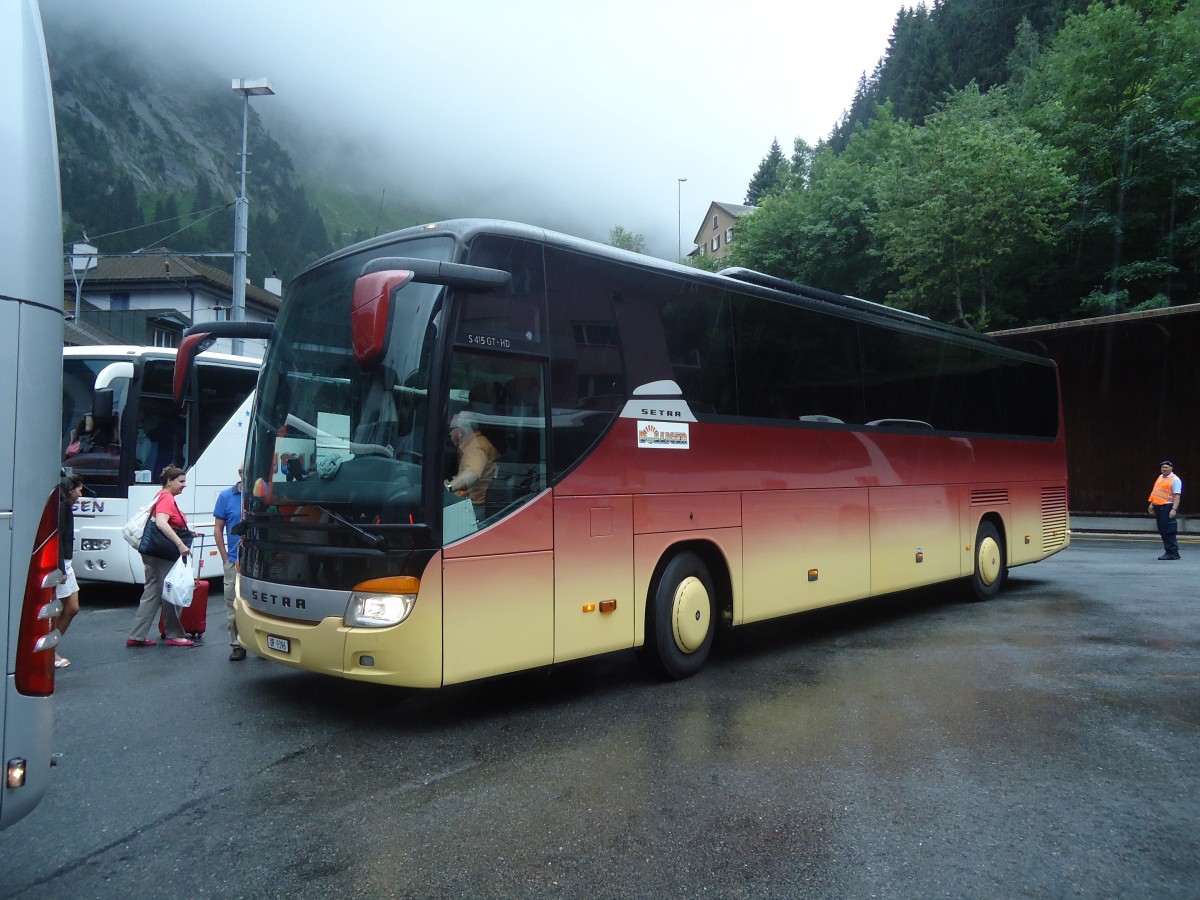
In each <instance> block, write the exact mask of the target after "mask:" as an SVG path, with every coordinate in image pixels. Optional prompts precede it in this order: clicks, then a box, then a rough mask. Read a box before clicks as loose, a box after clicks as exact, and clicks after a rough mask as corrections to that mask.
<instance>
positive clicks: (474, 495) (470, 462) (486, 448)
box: [445, 410, 500, 515]
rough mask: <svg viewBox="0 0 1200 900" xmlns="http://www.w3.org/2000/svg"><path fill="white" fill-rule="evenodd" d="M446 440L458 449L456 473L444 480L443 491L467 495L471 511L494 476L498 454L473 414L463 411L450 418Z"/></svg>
mask: <svg viewBox="0 0 1200 900" xmlns="http://www.w3.org/2000/svg"><path fill="white" fill-rule="evenodd" d="M450 440H451V441H453V442H454V447H455V449H456V450H457V451H458V472H457V474H455V476H454V477H453V478H449V479H447V480H446V482H445V485H446V490H448V491H450V493H452V494H459V495H460V496H466V497H470V498H471V503H472V504H474V507H475V512H476V514H477V515H478V513H479V509H480V507H481V506H483V503H484V501H485V500H486V499H487V490H488V485H490V484H491V483H492V479H493V478H494V477H495V476H496V460H498V459H499V458H500V453H499V452H498V451H497V450H496V448H495V447H494V446H493V445H492V442H491V441H489V440H488V439H487V436H486V435H483V434H481V433H480V431H479V427H478V424H477V422H476V419H475V415H474V414H473V413H471V412H468V411H466V410H464V411H462V412H460V413H457V414H455V415H454V416H453V417H452V418H451V419H450Z"/></svg>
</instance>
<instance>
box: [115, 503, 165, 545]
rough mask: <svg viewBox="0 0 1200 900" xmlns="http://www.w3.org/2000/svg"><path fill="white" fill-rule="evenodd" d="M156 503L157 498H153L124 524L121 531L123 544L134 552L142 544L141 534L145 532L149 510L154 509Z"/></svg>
mask: <svg viewBox="0 0 1200 900" xmlns="http://www.w3.org/2000/svg"><path fill="white" fill-rule="evenodd" d="M157 501H158V497H157V496H155V498H154V499H153V500H151V501H150V502H149V503H147V504H146V505H145V506H143V507H142V508H141V509H139V510H138V511H137V512H135V513H134V514H133V518H132V519H130V520H129V521H128V522H126V523H125V525H124V527H123V528H122V529H121V537H123V538H125V543H127V544H128V545H129V546H130V547H132V548H133V549H134V550H137V549H138V547H139V546H140V545H141V543H142V534H143V532H145V530H146V522H147V521H149V519H150V510H152V509H154V504H155V503H156V502H157Z"/></svg>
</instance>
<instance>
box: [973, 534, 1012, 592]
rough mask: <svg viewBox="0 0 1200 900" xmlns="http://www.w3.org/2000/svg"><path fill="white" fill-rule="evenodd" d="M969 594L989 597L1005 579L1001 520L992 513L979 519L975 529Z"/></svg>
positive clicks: (1006, 561) (1006, 554)
mask: <svg viewBox="0 0 1200 900" xmlns="http://www.w3.org/2000/svg"><path fill="white" fill-rule="evenodd" d="M973 546H974V553H973V562H974V564H973V566H972V570H971V593H972V595H973V596H974V598H975V599H976V600H991V599H992V598H993V597H995V596H996V595H997V594H998V593H1000V588H1001V587H1002V586H1003V585H1004V582H1005V580H1007V578H1008V545H1007V542H1006V541H1005V538H1004V521H1003V520H1002V519H1001V518H1000V517H999V516H997V515H995V514H994V513H988V514H987V515H985V516H983V518H981V519H980V520H979V524H978V525H977V526H976V528H975V543H974V545H973Z"/></svg>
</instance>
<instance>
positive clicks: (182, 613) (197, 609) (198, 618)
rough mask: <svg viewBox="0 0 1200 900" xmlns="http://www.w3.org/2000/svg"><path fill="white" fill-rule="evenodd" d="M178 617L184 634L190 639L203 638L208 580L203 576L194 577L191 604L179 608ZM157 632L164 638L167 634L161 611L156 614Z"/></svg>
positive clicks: (206, 612) (206, 621)
mask: <svg viewBox="0 0 1200 900" xmlns="http://www.w3.org/2000/svg"><path fill="white" fill-rule="evenodd" d="M179 619H180V621H181V622H182V623H183V633H184V634H186V635H187V636H188V637H190V638H192V640H196V641H199V640H202V639H203V637H204V629H205V628H207V627H208V582H207V581H205V580H204V579H203V578H197V579H196V587H195V588H194V589H193V590H192V605H191V606H185V607H183V609H181V610H179ZM158 634H159V636H160V637H162V638H164V639H165V638H166V636H167V629H166V627H165V625H164V623H163V616H162V613H159V614H158Z"/></svg>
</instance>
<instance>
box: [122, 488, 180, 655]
mask: <svg viewBox="0 0 1200 900" xmlns="http://www.w3.org/2000/svg"><path fill="white" fill-rule="evenodd" d="M161 481H162V486H163V489H162V490H161V491H159V493H158V496H157V497H156V498H154V508H153V509H152V510H151V511H150V513H151V515H152V516H153V518H154V524H155V527H157V528H158V530H159V531H161V532H162V533H163V535H164V536H166V537H167V539H168V540H169V541H170V542H171V543H172V544H174V545H175V546H176V547H177V548H178V550H179V555H180V556H184V557H186V556H187V555H188V554H189V553H191V549H190V548H189V547H188V545H187V544H186V543H185V542H184V540H183V538H182V537H180V535H179V533H180V532H186V531H187V519H186V518H184V515H183V513H182V512H181V511H180V509H179V506H178V505H177V504H176V503H175V498H176V497H178V496H179V494H180V492H181V491H182V490H183V489H184V488H185V487H187V474H186V473H185V472H184V471H183V469H181V468H179V467H178V466H167V467H166V468H165V469H163V470H162V475H161ZM142 562H143V563H144V564H145V566H146V588H145V590H143V591H142V599H141V601H140V602H139V603H138V609H137V614H136V615H135V616H134V617H133V628H131V629H130V630H129V638H128V640H126V641H125V646H126V647H153V646H154V644H155V643H156V642H155V641H153V640H151V639H150V638H148V637H147V635H148V634H149V633H150V626H151V625H152V624H153V623H154V616H155V614H156V613H158V611H159V610H160V609H161V610H162V614H163V630H164V632H165V633H166V635H167V639H166V642H167V645H168V646H171V647H194V646H195V645H196V642H195V641H193V640H192V639H191V638H189V637H188V636H187V635H186V634H184V631H183V624H182V623H181V622H180V621H179V609H178V608H177V607H176V606H175V604H173V603H168V602H166V601H165V600H163V595H162V591H163V584H164V583H165V582H166V580H167V573H169V572H170V571H171V566H173V565H175V561H174V560H171V559H159V558H158V557H157V556H148V555H147V554H145V553H143V554H142Z"/></svg>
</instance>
